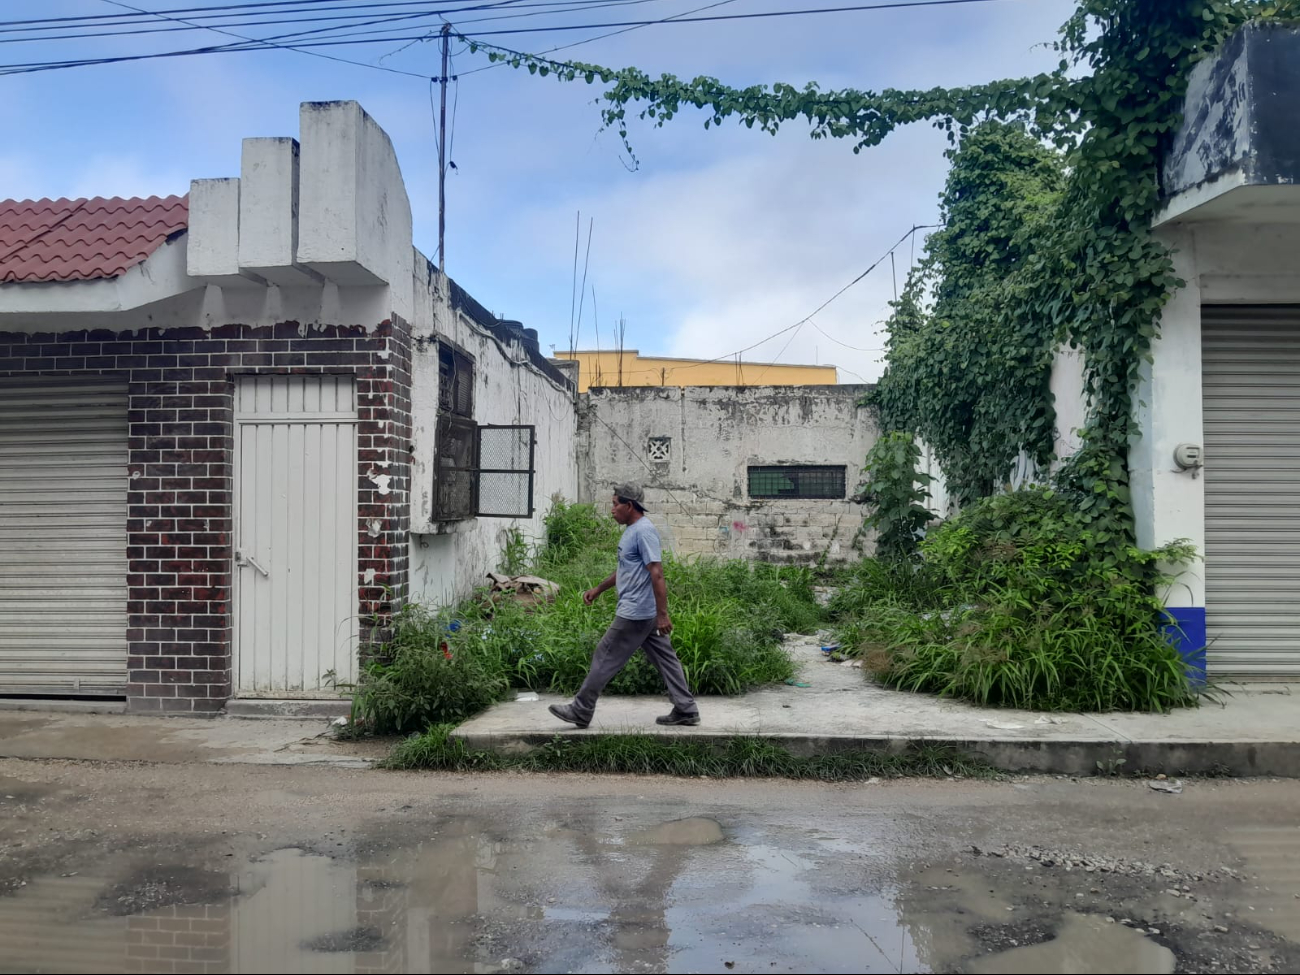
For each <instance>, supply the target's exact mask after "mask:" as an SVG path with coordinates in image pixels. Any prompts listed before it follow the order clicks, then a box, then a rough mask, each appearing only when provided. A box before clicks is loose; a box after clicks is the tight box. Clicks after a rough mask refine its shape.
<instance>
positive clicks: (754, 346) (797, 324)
mask: <svg viewBox="0 0 1300 975" xmlns="http://www.w3.org/2000/svg"><path fill="white" fill-rule="evenodd" d="M935 226H937V224H916V225H915V226H913V227H912V229H911V230H909V231H908V232H907V233H905V234H903V236H902V237H900V238H898V242H897V243H895V244H894V246H893V247H891V248H889V250H887V251H885V253H883V254H881V255H880V257H879V258H877V259H876V260H875V261H874V262H873V263H872V264H871V266H870V267H868V268H867V269H866V270H865V271H863V272H862V273H861V274H859V275H858V276H857V277H856V278H854V279H853V280H852V281H850V282H849V283H848V284H846V285H845V286H844V287H842V288H840V290H839V291H837V292H835V294H833V295H831V296H830V297H829V298H827V299H826V300H825V301H823V302H822V303H821V304H820V305H818V306H817V307H816V308H815V309H814V310H813V311H811V312H809V313H808V314H807V315H805V316H804V317H803V318H801V319H799V321H797V322H795V323H794V324H793V325H787V326H786V327H785V328H782V329H779V330H777V331H775V332H773V333H772V334H771V335H769V336H767V337H766V338H762V339H759V340H758V341H757V342H755V343H753V344H752V345H747V346H745V347H744V348H743V349H737V350H736V351H734V352H727V353H725V354H723V355H720V356H718V357H717V358H714V359H704V360H702V361H700V362H693V363H691V364H689V365H686V366H680V367H678V368H677V369H676V370H674V371H678V372H684V371H685V370H687V369H696V368H698V367H700V366H707V365H711V364H713V363H715V362H721V361H722V360H723V359H730V358H731V357H732V356H737V355H742V354H743V353H745V352H750V351H752V350H753V349H757V348H758V347H759V346H760V345H766V344H767V343H768V342H771V341H772V340H773V339H775V338H778V337H780V336H782V335H785V334H786V333H787V332H792V331H794V330H795V329H798V328H801V327H803V325H805V324H806V323H808V322H810V321H812V319H813V318H815V317H816V316H817V315H819V314H820V313H821V312H822V310H823V309H825V308H826V307H827V306H828V305H830V304H831V303H832V302H833V301H835V300H836V299H837V298H839V297H840V295H842V294H844V292H846V291H848V290H849V289H850V288H852V287H853V286H854V285H855V284H857V283H858V282H859V281H861V280H862V279H863V278H865V277H866V276H867V275H868V274H870V273H871V272H872V271H874V270H875V269H876V268H878V267H880V265H881V264H883V263H885V261H886V260H887V259H888V258H889V255H890V254H892V253H894V251H895V250H897V249H898V248H899V247H900V246H902V244H903V243H904V242H905V241H906V240H907V239H908V238H909V237H911V236H912V235H913V234H914V233H916V232H917V231H918V230H931V229H933V228H934V227H935ZM788 344H789V343H787V346H788Z"/></svg>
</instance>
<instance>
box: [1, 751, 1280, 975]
mask: <svg viewBox="0 0 1300 975" xmlns="http://www.w3.org/2000/svg"><path fill="white" fill-rule="evenodd" d="M1297 809H1300V783H1297V782H1249V783H1248V782H1229V781H1205V782H1189V783H1186V786H1185V789H1184V791H1183V792H1182V793H1181V794H1178V795H1169V794H1161V793H1157V792H1155V791H1153V790H1152V789H1150V788H1148V787H1147V785H1146V784H1144V783H1140V782H1124V781H1111V780H1100V779H1090V780H1082V781H1074V780H1071V779H1057V778H1034V779H1023V780H1014V781H1007V782H960V781H958V782H953V781H944V782H921V781H903V782H886V783H871V784H859V785H849V786H818V785H809V784H793V783H786V782H755V781H746V782H736V781H676V780H665V779H633V778H585V777H565V776H555V777H540V776H483V777H454V776H436V775H420V774H398V773H387V772H375V771H360V770H347V769H319V768H279V767H252V766H239V765H220V766H214V765H200V764H175V765H142V764H132V765H125V764H107V763H69V762H28V761H13V760H10V761H0V890H2V891H3V892H4V893H3V895H0V972H120V971H135V972H172V971H176V972H182V971H185V972H189V971H196V972H197V971H205V972H253V971H257V972H378V971H384V972H430V971H444V972H482V971H532V972H719V971H723V972H729V971H735V972H796V971H797V972H924V971H939V972H957V971H967V972H1022V971H1023V972H1053V971H1057V972H1067V971H1068V972H1113V971H1125V972H1135V973H1140V972H1170V971H1175V970H1177V971H1188V972H1219V971H1234V972H1271V971H1276V972H1295V971H1297V970H1300V899H1297V895H1300V816H1298V814H1297V813H1296V810H1297Z"/></svg>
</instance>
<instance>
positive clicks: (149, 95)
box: [0, 0, 1074, 382]
mask: <svg viewBox="0 0 1300 975" xmlns="http://www.w3.org/2000/svg"><path fill="white" fill-rule="evenodd" d="M130 2H131V4H132V5H133V6H135V7H138V8H142V9H145V10H148V11H159V10H169V9H171V10H174V9H176V8H186V9H189V10H193V9H194V8H198V7H215V6H221V4H217V3H215V2H212V0H130ZM232 2H241V3H247V2H249V0H232ZM373 2H374V0H319V3H318V4H317V6H319V7H321V8H322V9H321V12H324V11H325V10H327V9H329V8H337V7H340V6H343V5H349V4H350V5H361V4H365V3H373ZM539 2H540V0H511V2H510V3H508V4H506V5H505V6H504V8H503V7H501V6H495V7H489V9H481V10H474V11H467V10H465V9H463V8H466V7H469V6H475V5H478V4H480V3H481V4H488V5H492V4H493V3H494V0H466V2H455V3H453V2H450V0H444V2H442V3H438V2H437V0H431V2H429V3H427V4H423V5H415V4H412V5H411V7H410V8H408V9H409V10H410V12H412V13H418V14H421V18H420V19H412V20H411V21H409V22H408V23H409V25H410V26H406V25H401V26H398V25H392V26H389V25H382V26H381V27H357V28H354V29H358V30H360V29H367V30H377V29H382V30H384V31H386V32H387V33H385V34H383V35H379V36H382V37H394V36H399V35H400V36H409V37H417V36H419V35H421V34H422V33H423V32H424V30H425V28H431V29H436V27H437V26H438V25H439V23H440V21H439V19H438V16H437V15H435V14H433V13H432V11H436V10H439V9H448V8H452V7H454V8H457V12H452V13H447V14H446V19H447V20H448V21H450V22H451V23H452V24H454V25H455V26H456V27H457V29H458V30H460V31H462V32H464V33H465V34H467V35H470V36H474V35H475V34H476V33H477V32H485V31H489V30H515V29H519V28H536V27H541V26H560V25H575V24H602V23H610V22H615V21H626V20H659V19H662V18H665V17H670V16H673V15H677V14H683V13H685V12H687V11H691V10H696V9H698V8H700V7H702V6H704V5H705V4H706V3H709V2H710V0H570V2H569V3H568V4H567V6H568V7H569V9H567V10H556V9H555V5H554V4H552V5H548V6H543V7H536V8H532V9H525V5H527V4H537V3H539ZM854 2H855V0H812V2H807V0H727V2H725V3H723V4H721V5H719V6H718V7H717V8H716V9H713V10H710V11H707V12H706V14H697V16H702V15H708V14H730V13H753V12H759V11H773V10H808V9H813V8H820V7H828V6H848V5H853V3H854ZM856 2H858V3H871V2H886V0H856ZM495 3H496V4H500V0H495ZM388 6H392V5H388ZM511 6H514V7H515V9H514V10H510V9H509V7H511ZM927 6H929V7H930V9H926V7H925V6H922V7H910V8H901V9H880V10H865V11H858V12H841V13H833V14H822V15H809V16H798V17H779V18H771V19H746V20H731V21H720V22H710V23H691V24H658V25H653V26H647V27H643V28H639V29H637V30H633V31H629V32H627V33H624V34H621V35H619V36H617V37H609V38H604V39H599V40H594V41H591V42H590V43H584V44H582V45H581V46H578V47H574V48H572V49H571V50H569V51H564V52H560V53H557V54H556V55H555V56H556V57H572V58H574V59H576V60H581V61H587V62H594V63H598V64H602V65H606V66H609V67H614V68H619V67H626V66H635V67H638V68H641V69H642V70H644V71H647V72H650V73H652V74H658V73H660V72H671V73H673V74H677V75H679V76H682V77H687V78H690V77H694V76H696V75H701V74H703V75H710V76H713V77H716V78H719V79H721V80H722V81H724V82H726V83H728V84H732V85H736V86H747V85H751V84H757V83H772V82H777V81H783V82H787V83H790V84H794V85H796V86H802V85H803V84H804V83H806V82H808V81H817V82H818V83H819V84H820V85H821V86H822V87H824V88H827V87H834V88H839V87H855V88H866V89H872V90H880V89H882V88H929V87H933V86H955V85H964V84H976V83H980V82H984V81H989V80H992V79H995V78H1004V77H1018V76H1021V75H1025V74H1030V73H1034V72H1037V71H1040V70H1046V69H1050V68H1051V67H1053V66H1054V65H1055V63H1056V60H1057V58H1056V56H1055V55H1054V53H1053V52H1052V51H1051V49H1050V46H1049V45H1050V42H1051V41H1052V40H1053V39H1054V37H1055V35H1056V30H1057V28H1058V27H1059V26H1060V24H1061V23H1063V22H1064V21H1065V19H1066V18H1067V17H1068V16H1069V14H1070V11H1071V10H1072V8H1073V6H1074V4H1073V2H1072V0H982V2H974V3H968V4H947V3H931V4H927ZM583 8H585V9H583ZM266 9H267V10H270V9H271V8H266ZM301 9H302V8H301V7H293V8H290V10H291V11H297V12H298V13H299V14H300V13H301ZM384 12H388V11H384ZM123 13H127V11H126V10H124V8H123V6H122V4H120V3H117V4H115V3H111V2H110V0H6V2H5V3H3V4H0V21H5V22H6V23H0V66H3V65H9V64H15V63H19V62H22V63H27V62H36V61H51V60H67V59H72V58H83V57H105V56H116V55H130V54H136V53H143V52H159V51H166V50H178V49H185V48H192V47H202V46H205V45H213V44H225V43H230V42H231V40H232V39H231V38H229V37H223V36H221V35H218V34H216V33H213V32H212V31H184V32H182V31H175V32H169V33H151V34H141V35H129V36H117V37H100V38H82V39H68V38H66V37H60V38H58V39H52V40H44V41H23V42H17V41H16V40H15V39H16V38H18V37H39V36H42V33H43V32H36V31H27V32H25V33H19V32H17V31H16V30H15V27H16V26H17V25H14V24H13V23H12V22H13V21H19V20H26V19H32V18H49V17H81V16H97V15H104V14H123ZM312 13H317V12H316V11H313V12H312ZM524 13H527V14H529V15H530V16H526V17H524V16H519V15H520V14H524ZM310 15H311V14H308V15H306V16H310ZM170 16H173V17H183V16H187V15H185V14H179V13H177V14H171V15H170ZM241 16H243V17H245V18H246V19H252V18H250V17H248V15H247V14H241ZM281 16H283V17H286V18H289V17H291V16H293V14H281ZM487 18H494V19H487ZM136 19H137V20H140V21H146V20H151V18H145V17H137V18H136ZM156 23H157V24H158V25H159V26H178V25H176V24H168V23H166V22H164V21H157V22H156ZM314 26H316V25H315V24H301V25H296V24H293V23H289V24H278V25H274V26H263V27H260V28H253V27H239V28H235V27H231V28H230V29H232V30H236V31H237V32H239V33H244V34H247V35H250V36H270V35H271V34H277V33H283V32H288V31H291V30H303V29H310V28H311V27H314ZM117 29H119V30H125V29H128V28H127V27H125V26H123V27H119V28H117ZM136 29H138V28H136ZM613 29H615V28H605V29H603V30H602V29H596V28H591V29H581V30H565V31H556V32H545V33H542V32H536V33H523V34H506V35H492V36H490V37H486V38H485V39H488V40H491V41H494V42H496V43H499V44H503V45H505V46H508V47H511V48H514V49H516V50H522V51H530V52H541V51H544V50H546V49H548V48H552V47H555V46H557V45H561V44H570V43H573V42H575V41H584V40H587V39H589V38H592V37H595V36H596V35H599V34H602V33H608V32H609V31H610V30H613ZM46 33H47V32H46ZM65 33H66V32H65ZM403 43H404V42H398V41H394V40H391V39H390V40H386V41H383V42H380V43H373V44H367V45H357V46H348V47H334V48H324V49H320V50H322V51H324V52H327V53H330V54H337V55H338V56H341V57H346V58H349V59H352V60H356V61H361V62H364V63H365V64H364V65H361V66H354V65H348V64H341V63H337V62H332V61H329V60H325V59H323V58H320V57H314V56H310V55H306V54H303V53H301V52H297V51H288V50H272V51H253V52H243V53H223V54H212V55H203V56H192V57H181V58H160V59H153V60H146V61H138V62H121V63H115V64H108V65H95V66H85V67H78V68H73V69H68V70H59V71H47V72H39V73H28V74H7V75H2V76H0V86H3V88H4V89H7V90H6V91H5V92H4V95H3V97H0V133H3V134H4V135H3V137H0V198H3V197H8V198H18V199H25V198H40V197H52V198H57V197H78V196H97V195H103V196H148V195H155V194H156V195H167V194H171V193H185V192H187V191H188V188H189V182H190V180H191V179H200V178H209V177H223V176H237V175H238V174H239V159H240V145H241V140H242V139H243V138H245V137H248V136H283V135H296V134H297V130H298V106H299V103H300V102H303V101H323V100H333V99H355V100H357V101H359V102H360V103H361V104H362V106H363V107H364V108H365V109H366V110H367V111H368V112H369V113H370V114H371V115H372V116H373V117H374V118H375V119H376V120H377V121H378V123H379V124H380V125H381V126H383V127H384V128H385V129H386V130H387V131H388V133H389V135H390V136H391V137H392V139H393V142H394V145H395V147H396V150H397V156H398V160H399V162H400V164H401V167H402V172H403V176H404V178H405V180H406V184H407V191H408V193H409V195H410V198H411V204H412V209H413V213H414V223H415V244H416V246H417V247H419V248H420V250H421V251H423V252H424V253H425V254H426V255H429V256H430V257H433V256H435V254H436V250H437V227H438V214H437V205H438V204H437V199H438V198H437V173H438V165H437V115H436V102H435V101H434V100H433V99H432V98H431V95H432V94H433V92H431V85H430V81H429V79H430V77H431V76H434V75H437V74H438V73H439V65H438V48H437V43H436V41H425V40H417V41H415V42H414V43H412V44H410V45H409V46H406V47H405V48H404V49H401V50H399V48H402V47H403ZM453 51H454V52H458V53H456V56H455V57H454V58H453V67H452V71H451V72H450V73H451V74H453V75H454V76H456V78H457V79H458V80H456V81H454V82H453V83H452V84H451V85H450V86H449V92H448V104H449V113H451V115H452V120H453V123H454V124H452V125H451V128H450V143H451V145H450V152H449V157H450V159H451V161H452V162H453V163H454V164H455V169H454V170H450V171H449V173H448V177H447V232H446V251H447V253H446V260H447V271H448V273H449V274H451V276H452V277H454V278H455V279H456V280H457V281H458V282H459V283H460V284H461V285H462V286H464V287H465V288H466V289H467V290H468V291H469V292H470V293H471V294H473V295H474V297H475V298H477V299H478V300H479V301H480V302H481V303H482V304H483V305H485V306H486V307H487V308H489V309H491V310H492V311H493V312H495V313H497V314H500V315H502V316H504V317H507V318H513V319H519V320H521V321H523V322H524V324H525V325H528V326H530V327H533V328H536V329H538V331H539V333H540V335H541V342H542V347H543V349H544V350H545V349H548V348H550V347H552V346H554V347H555V348H557V349H564V348H567V347H568V346H569V340H570V324H571V322H572V321H573V319H574V318H575V317H576V316H575V312H574V308H573V305H574V301H573V295H574V242H575V230H576V229H577V228H576V224H577V220H578V215H579V214H581V235H582V237H581V248H582V249H583V250H584V251H585V248H586V241H587V230H588V227H591V228H592V229H591V247H590V260H589V263H588V266H587V269H586V280H587V285H586V288H585V290H584V291H583V298H582V306H583V307H582V316H581V323H580V333H579V341H578V343H577V344H578V347H579V348H594V347H597V345H599V346H600V347H602V348H609V347H610V346H612V344H613V342H614V334H615V329H616V323H617V321H618V320H619V319H622V320H623V322H625V327H626V338H625V347H626V348H635V349H639V350H640V351H641V352H642V353H643V354H658V355H671V356H683V357H699V358H713V357H720V356H730V355H733V354H734V353H735V352H736V351H737V350H740V349H744V348H746V347H748V346H751V345H754V344H755V343H759V342H760V341H761V340H764V339H767V341H762V344H759V345H758V346H757V347H756V348H753V349H751V350H749V351H747V352H745V353H744V359H745V360H746V361H763V362H766V361H779V362H798V363H819V364H834V365H836V366H839V367H840V370H841V371H840V381H841V382H863V381H866V382H870V381H874V380H875V379H877V378H879V375H880V372H881V370H882V368H883V354H882V351H881V349H882V347H883V345H884V335H883V334H882V331H881V327H880V323H881V322H882V320H883V319H884V318H885V317H886V316H887V315H888V314H889V306H888V302H889V301H890V299H892V298H893V297H894V293H895V287H901V286H902V282H903V280H904V279H905V277H906V274H907V269H908V267H909V266H910V264H911V262H912V261H913V260H914V259H915V258H916V257H918V256H919V253H920V250H921V246H922V244H923V238H922V237H921V234H919V233H918V234H917V235H914V237H912V238H909V239H908V240H907V242H906V243H904V244H903V245H902V246H900V247H898V248H897V249H895V250H894V253H893V256H892V258H890V257H886V256H885V255H887V254H888V253H889V251H890V249H891V248H893V247H894V245H895V243H896V242H897V241H898V240H899V239H900V238H902V237H903V236H904V235H905V234H907V232H908V231H909V229H910V228H912V227H913V226H916V225H924V224H932V223H934V222H935V220H936V219H937V217H938V194H939V192H940V190H941V189H942V186H943V179H944V174H945V171H946V160H945V159H944V155H943V153H944V150H945V148H947V141H946V137H945V136H944V135H943V134H942V133H940V132H938V131H936V130H935V129H933V128H931V127H929V126H926V125H918V126H913V127H910V128H906V129H902V130H900V131H898V132H896V133H895V134H893V135H892V136H890V137H889V139H888V140H886V142H885V143H884V144H882V145H881V146H878V147H875V148H872V149H868V150H864V151H863V152H862V153H860V154H857V155H855V154H854V153H853V152H852V145H851V143H850V142H848V141H844V140H834V139H831V140H812V139H810V138H809V137H808V129H807V127H806V126H805V125H803V124H800V123H793V124H791V125H789V126H787V127H786V128H785V129H784V130H783V131H782V132H781V133H780V134H779V135H777V136H775V137H773V136H770V135H767V134H764V133H761V132H759V131H758V130H757V129H755V130H749V129H746V128H744V127H743V126H739V125H736V124H724V126H723V127H721V128H720V129H719V128H710V129H708V130H705V129H704V127H703V122H704V115H703V114H702V113H698V112H696V111H694V110H692V109H688V110H686V111H684V112H682V113H681V114H680V115H679V116H678V117H677V118H676V119H674V120H673V121H671V122H670V123H668V124H667V125H665V126H663V127H656V126H654V124H653V123H652V122H643V121H637V120H633V121H632V123H631V125H630V134H629V137H630V140H631V142H632V146H633V149H634V150H635V152H636V155H637V159H638V164H637V165H635V166H634V165H632V162H631V160H629V158H628V157H627V154H626V152H625V151H624V150H623V146H622V141H621V139H620V138H619V136H618V133H617V132H613V131H602V130H601V122H600V111H599V106H598V105H597V104H596V98H597V96H598V95H599V94H600V91H601V89H600V87H599V85H596V86H587V85H585V84H582V83H577V84H566V83H561V82H558V81H556V80H555V79H553V78H545V79H544V78H540V77H534V76H531V75H529V74H528V73H527V72H526V71H517V70H514V69H512V68H510V67H507V66H500V65H497V66H494V67H489V64H490V62H488V61H487V59H486V57H485V55H483V54H482V53H478V54H473V53H471V52H469V51H468V50H467V49H465V46H464V45H456V46H455V47H454V48H453ZM367 65H369V66H367ZM373 65H381V66H385V67H389V68H394V69H398V70H401V71H408V72H412V73H414V74H416V75H419V76H420V77H408V76H405V75H401V74H395V73H391V72H387V71H381V70H376V69H375V68H374V67H373ZM484 68H486V70H475V69H484ZM629 114H631V113H629ZM882 257H883V258H884V260H883V261H881V263H880V265H879V266H878V267H877V268H876V269H875V270H874V271H873V272H872V273H871V274H869V275H867V277H866V278H864V279H863V280H862V281H861V282H859V283H858V284H856V285H855V286H854V287H852V288H851V289H849V290H848V291H847V292H845V293H844V294H843V295H842V296H841V297H839V298H837V299H836V300H835V301H834V302H832V303H831V304H830V305H829V306H828V307H826V308H825V309H824V310H822V311H821V312H819V313H818V314H816V315H815V316H814V317H813V318H812V319H811V320H810V321H809V322H808V323H806V324H805V325H803V326H801V327H800V328H798V329H795V330H790V331H785V332H784V334H780V335H778V336H776V337H775V338H769V336H772V335H773V334H774V333H777V332H780V331H782V330H786V329H788V327H789V326H791V325H794V324H795V323H796V322H799V321H800V320H802V319H804V318H806V317H807V316H808V315H809V314H810V313H811V312H813V311H814V309H817V308H818V307H819V306H820V305H821V304H822V303H823V302H825V301H826V300H827V299H828V298H830V297H831V296H832V295H834V294H835V293H836V292H837V291H839V290H840V289H841V288H843V287H844V286H845V285H847V284H848V283H849V282H851V281H853V280H854V279H855V278H856V277H858V276H859V275H860V274H862V272H863V271H864V270H866V269H867V268H868V267H870V266H871V265H872V264H874V263H876V262H877V261H880V259H881V258H882ZM581 264H582V258H581V255H580V258H579V270H578V275H579V279H580V278H581V274H582V267H581ZM597 328H598V333H597Z"/></svg>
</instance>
